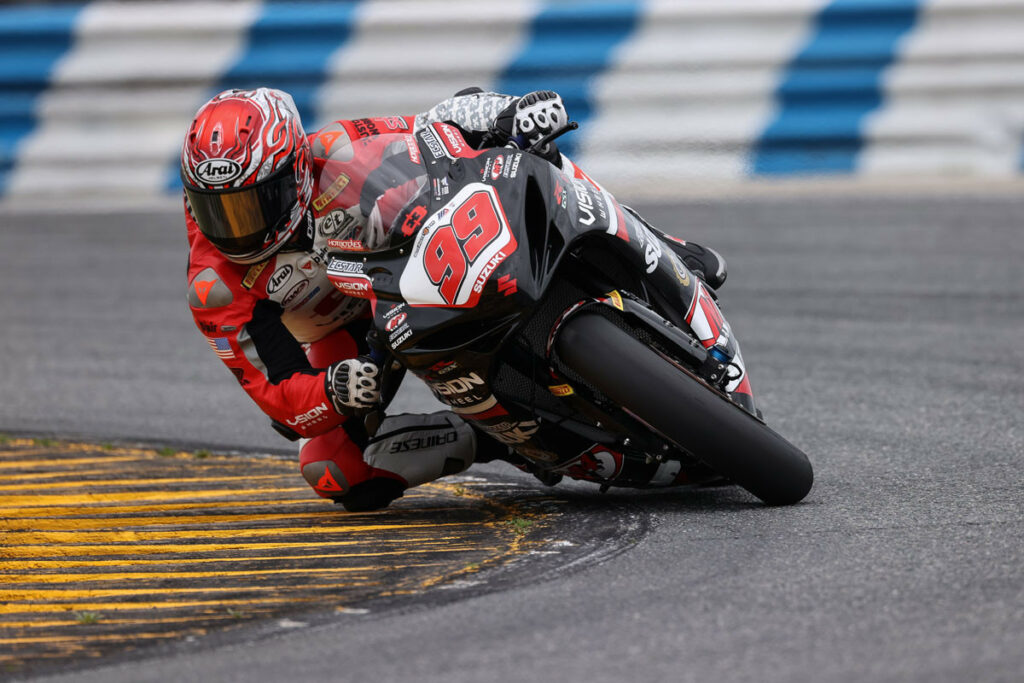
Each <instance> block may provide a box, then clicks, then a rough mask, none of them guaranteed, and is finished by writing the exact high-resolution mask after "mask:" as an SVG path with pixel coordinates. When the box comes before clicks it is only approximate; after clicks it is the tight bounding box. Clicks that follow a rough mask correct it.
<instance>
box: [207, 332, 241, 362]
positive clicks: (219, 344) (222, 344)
mask: <svg viewBox="0 0 1024 683" xmlns="http://www.w3.org/2000/svg"><path fill="white" fill-rule="evenodd" d="M206 343H207V344H209V345H210V348H211V349H213V352H214V353H216V354H217V356H218V357H220V358H223V359H224V360H230V359H232V358H234V357H235V352H234V351H233V350H232V349H231V342H230V341H228V338H227V337H207V338H206Z"/></svg>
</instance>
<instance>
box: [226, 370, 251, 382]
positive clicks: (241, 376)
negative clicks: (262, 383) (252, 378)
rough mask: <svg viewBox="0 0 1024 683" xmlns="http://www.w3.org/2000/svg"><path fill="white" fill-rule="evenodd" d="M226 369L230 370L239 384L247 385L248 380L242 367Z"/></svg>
mask: <svg viewBox="0 0 1024 683" xmlns="http://www.w3.org/2000/svg"><path fill="white" fill-rule="evenodd" d="M228 369H229V370H231V374H232V375H234V376H235V379H236V380H237V381H238V383H239V384H241V385H242V386H243V387H244V386H248V384H249V380H247V379H246V378H245V370H243V369H242V368H228Z"/></svg>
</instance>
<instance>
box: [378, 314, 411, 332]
mask: <svg viewBox="0 0 1024 683" xmlns="http://www.w3.org/2000/svg"><path fill="white" fill-rule="evenodd" d="M408 317H409V316H407V315H406V314H405V313H399V314H398V315H396V316H395V317H394V318H392V319H391V320H389V321H388V322H387V324H386V325H384V329H385V330H387V331H388V332H392V331H394V329H395V328H396V327H398V326H399V325H401V324H402V323H404V322H405V320H406V318H408Z"/></svg>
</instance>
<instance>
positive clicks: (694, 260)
mask: <svg viewBox="0 0 1024 683" xmlns="http://www.w3.org/2000/svg"><path fill="white" fill-rule="evenodd" d="M664 241H665V243H666V244H668V246H669V247H671V248H672V251H674V252H676V254H678V255H679V257H680V258H681V259H683V263H685V264H686V267H687V268H689V269H690V271H691V272H692V273H693V274H694V275H696V276H697V277H699V278H700V279H701V280H703V281H704V283H705V284H706V285H707V286H708V287H711V289H719V288H720V287H721V286H722V285H724V284H725V278H726V277H728V275H729V273H728V271H727V270H726V267H725V258H724V257H723V256H722V255H721V254H719V253H718V252H717V251H715V250H714V249H712V248H711V247H702V246H701V245H699V244H697V243H696V242H685V241H682V240H675V239H672V238H671V237H668V238H666V239H665V240H664Z"/></svg>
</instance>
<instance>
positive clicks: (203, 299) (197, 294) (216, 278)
mask: <svg viewBox="0 0 1024 683" xmlns="http://www.w3.org/2000/svg"><path fill="white" fill-rule="evenodd" d="M234 298H235V297H234V295H232V293H231V290H230V289H228V287H227V285H225V284H224V282H223V281H222V280H221V277H220V275H218V274H217V272H216V271H215V270H214V269H213V268H204V269H203V270H202V271H200V273H199V274H198V275H196V276H195V279H193V280H192V283H191V285H189V290H188V305H189V306H191V307H192V308H220V307H222V306H227V305H228V304H230V303H231V302H232V301H234Z"/></svg>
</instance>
